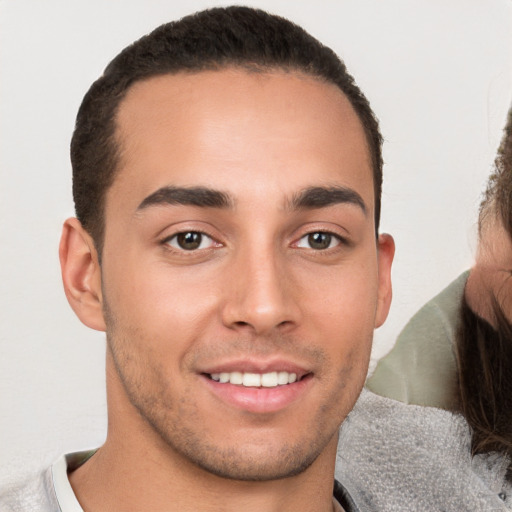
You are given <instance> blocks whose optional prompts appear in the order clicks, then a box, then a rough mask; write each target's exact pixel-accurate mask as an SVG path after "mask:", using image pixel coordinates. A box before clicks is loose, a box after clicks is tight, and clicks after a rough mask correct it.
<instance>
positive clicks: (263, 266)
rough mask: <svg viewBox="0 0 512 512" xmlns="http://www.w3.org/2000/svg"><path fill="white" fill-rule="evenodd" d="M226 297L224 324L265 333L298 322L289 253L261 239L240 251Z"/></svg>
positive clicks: (270, 241) (234, 263) (246, 245)
mask: <svg viewBox="0 0 512 512" xmlns="http://www.w3.org/2000/svg"><path fill="white" fill-rule="evenodd" d="M233 270H234V272H233V274H232V278H231V279H232V282H231V285H230V286H229V291H228V296H227V297H226V303H225V311H224V321H225V323H227V324H229V325H230V326H231V327H240V326H251V327H252V329H253V330H254V331H255V332H258V333H263V332H266V331H269V330H271V329H273V328H276V327H283V326H285V325H291V324H293V323H295V322H296V321H297V315H298V308H297V305H296V304H295V303H294V298H293V296H292V294H291V293H290V290H291V289H292V287H291V286H290V285H291V282H292V280H293V279H292V275H291V272H290V268H289V266H288V265H287V262H286V254H284V253H283V251H281V250H280V249H279V247H276V244H275V243H273V241H272V240H268V239H267V240H265V239H263V240H262V239H261V238H260V239H259V241H258V240H254V241H253V242H251V243H247V244H245V245H244V246H243V247H240V248H239V250H238V251H237V255H236V258H235V261H234V262H233Z"/></svg>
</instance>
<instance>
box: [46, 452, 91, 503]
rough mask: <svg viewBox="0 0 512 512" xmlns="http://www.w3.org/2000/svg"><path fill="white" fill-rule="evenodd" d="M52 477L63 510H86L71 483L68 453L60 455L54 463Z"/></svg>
mask: <svg viewBox="0 0 512 512" xmlns="http://www.w3.org/2000/svg"><path fill="white" fill-rule="evenodd" d="M52 478H53V488H54V489H55V495H56V496H57V501H58V502H59V507H60V510H61V512H84V511H83V509H82V507H81V506H80V503H78V500H77V499H76V496H75V493H74V492H73V489H72V487H71V484H70V483H69V478H68V463H67V460H66V455H63V456H62V457H60V458H59V459H58V460H57V461H56V462H55V463H54V464H53V466H52Z"/></svg>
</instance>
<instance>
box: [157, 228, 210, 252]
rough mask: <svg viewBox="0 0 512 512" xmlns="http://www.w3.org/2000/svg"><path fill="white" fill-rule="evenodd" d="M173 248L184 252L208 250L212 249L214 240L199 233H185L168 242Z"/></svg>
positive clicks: (178, 234)
mask: <svg viewBox="0 0 512 512" xmlns="http://www.w3.org/2000/svg"><path fill="white" fill-rule="evenodd" d="M166 243H167V244H169V245H170V246H171V247H174V248H175V249H181V250H183V251H195V250H196V249H207V248H208V247H212V246H213V244H214V242H213V240H212V239H211V238H210V237H209V236H208V235H205V234H204V233H201V232H199V231H184V232H183V233H177V234H176V235H174V236H173V237H171V238H169V239H168V240H167V241H166Z"/></svg>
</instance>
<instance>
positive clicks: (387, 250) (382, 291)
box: [375, 234, 395, 328]
mask: <svg viewBox="0 0 512 512" xmlns="http://www.w3.org/2000/svg"><path fill="white" fill-rule="evenodd" d="M377 244H378V256H377V257H378V265H379V290H378V298H377V301H378V302H377V313H376V315H375V328H377V327H380V326H381V325H382V324H383V323H384V322H385V320H386V318H387V316H388V313H389V308H390V306H391V298H392V296H393V292H392V286H391V265H392V263H393V257H394V255H395V241H394V240H393V237H392V236H391V235H388V234H382V235H379V239H378V242H377Z"/></svg>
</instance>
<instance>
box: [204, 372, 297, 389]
mask: <svg viewBox="0 0 512 512" xmlns="http://www.w3.org/2000/svg"><path fill="white" fill-rule="evenodd" d="M206 375H207V376H208V377H209V378H210V379H212V380H214V381H216V382H219V383H220V384H234V385H236V386H245V387H251V388H260V387H261V388H275V387H278V386H286V385H288V384H293V383H294V382H296V381H297V380H301V378H299V379H298V378H297V374H296V373H293V372H268V373H250V372H222V373H211V374H206ZM302 378H303V377H302Z"/></svg>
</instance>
